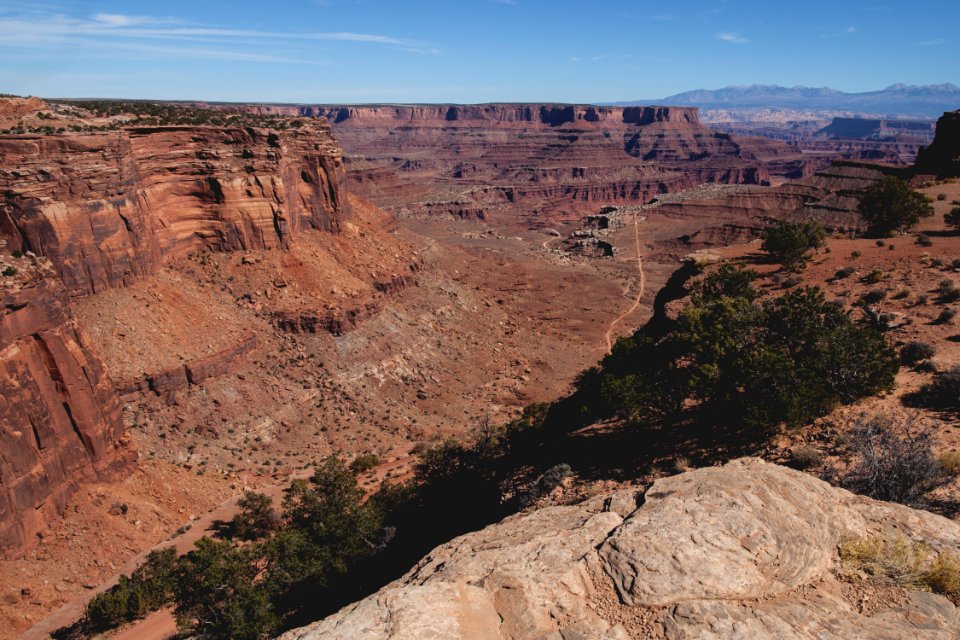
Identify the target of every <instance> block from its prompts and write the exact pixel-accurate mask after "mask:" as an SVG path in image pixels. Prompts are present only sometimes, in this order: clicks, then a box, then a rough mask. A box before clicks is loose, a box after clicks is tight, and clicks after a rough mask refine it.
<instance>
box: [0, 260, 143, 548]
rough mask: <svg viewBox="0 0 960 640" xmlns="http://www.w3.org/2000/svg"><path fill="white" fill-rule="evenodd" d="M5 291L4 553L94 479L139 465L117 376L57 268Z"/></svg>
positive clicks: (0, 510) (0, 338)
mask: <svg viewBox="0 0 960 640" xmlns="http://www.w3.org/2000/svg"><path fill="white" fill-rule="evenodd" d="M20 284H21V286H17V287H8V288H6V289H5V290H4V291H3V292H2V293H0V555H2V556H9V555H13V554H16V553H18V552H20V551H23V550H24V549H26V548H28V547H29V546H30V545H31V544H32V543H33V542H34V541H35V540H36V534H37V533H39V532H40V531H42V530H43V529H44V528H45V527H46V526H47V524H49V522H50V521H51V520H52V519H54V518H55V517H56V516H57V515H59V514H61V513H62V512H63V510H64V508H65V507H66V502H67V500H68V499H69V498H70V496H72V495H73V493H74V492H75V491H76V490H77V488H78V487H79V486H80V485H81V484H83V483H86V482H104V481H112V480H117V479H119V478H121V477H123V476H124V475H126V474H127V473H128V472H129V471H130V470H131V469H132V468H133V466H134V464H135V461H136V453H135V452H134V451H133V449H132V448H131V447H130V445H129V444H128V442H127V440H126V437H125V430H124V425H123V421H122V419H121V416H120V405H119V402H118V401H117V396H116V394H115V392H114V388H113V383H112V382H111V381H110V379H109V378H108V377H107V375H106V373H105V371H104V369H103V367H102V366H101V364H100V361H99V359H98V358H97V357H96V355H95V354H94V353H93V352H92V350H91V349H90V346H89V344H88V341H87V340H86V338H85V336H84V333H83V332H82V331H81V330H80V328H79V327H78V326H77V324H76V322H75V321H74V320H73V318H72V317H71V315H70V313H69V311H68V308H67V304H68V297H67V293H66V291H65V290H64V289H63V287H62V285H60V283H59V282H58V281H57V279H56V277H55V276H54V275H53V274H52V273H49V272H46V273H40V274H38V275H37V276H36V277H34V278H31V279H29V280H28V281H27V282H23V283H20Z"/></svg>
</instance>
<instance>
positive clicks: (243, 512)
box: [230, 491, 280, 540]
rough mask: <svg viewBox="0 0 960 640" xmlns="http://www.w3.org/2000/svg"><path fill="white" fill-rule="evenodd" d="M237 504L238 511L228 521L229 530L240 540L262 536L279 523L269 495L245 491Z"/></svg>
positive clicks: (268, 533)
mask: <svg viewBox="0 0 960 640" xmlns="http://www.w3.org/2000/svg"><path fill="white" fill-rule="evenodd" d="M237 506H238V507H240V512H239V513H237V514H236V515H235V516H233V519H232V520H231V521H230V532H231V534H232V535H233V536H234V537H236V538H239V539H240V540H257V539H259V538H264V537H266V536H268V535H270V532H272V531H273V530H274V529H276V528H277V527H278V526H279V524H280V519H279V517H277V514H276V513H275V512H274V510H273V499H271V498H270V496H267V495H264V494H262V493H255V492H253V491H247V492H246V493H244V494H243V496H241V498H240V499H239V500H238V501H237Z"/></svg>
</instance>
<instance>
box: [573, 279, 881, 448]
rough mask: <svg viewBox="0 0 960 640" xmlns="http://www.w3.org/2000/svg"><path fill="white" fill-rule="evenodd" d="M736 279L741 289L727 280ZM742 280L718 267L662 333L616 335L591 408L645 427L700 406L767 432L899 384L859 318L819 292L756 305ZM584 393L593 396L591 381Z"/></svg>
mask: <svg viewBox="0 0 960 640" xmlns="http://www.w3.org/2000/svg"><path fill="white" fill-rule="evenodd" d="M728 278H732V279H733V280H734V281H735V285H730V286H726V285H724V284H723V283H724V282H725V281H726V280H727V279H728ZM743 280H744V274H743V272H739V271H737V270H735V269H733V268H727V269H721V270H718V271H717V272H715V273H714V274H712V275H711V276H709V277H708V278H706V279H705V280H704V282H703V283H702V284H701V285H700V286H698V287H697V288H696V289H695V290H694V293H693V296H692V300H691V303H690V304H689V305H688V306H687V307H686V308H685V309H684V310H683V311H682V312H681V313H680V317H679V318H678V320H677V322H676V325H675V326H673V327H672V328H671V330H669V331H667V332H666V333H665V334H664V335H662V336H651V335H643V334H642V333H640V332H638V334H635V335H634V336H633V337H631V338H625V339H621V340H620V341H618V343H617V345H615V347H614V350H613V353H612V354H611V355H610V356H608V357H607V358H606V359H605V360H604V361H603V363H602V364H603V371H602V372H601V373H599V374H598V375H596V376H593V377H591V378H590V380H589V382H590V384H592V385H595V388H596V395H597V396H598V399H597V400H598V401H597V402H593V401H587V402H585V404H587V405H588V406H596V407H600V408H601V409H600V413H601V417H602V415H603V414H604V413H606V414H608V415H618V416H620V417H622V418H625V419H627V420H630V421H632V422H634V423H640V424H647V425H656V424H661V425H662V424H669V423H671V422H677V421H681V420H682V419H684V417H685V416H687V417H689V416H688V414H690V413H691V412H693V413H694V414H695V415H696V418H695V419H696V420H700V421H702V422H703V423H705V424H746V425H748V426H749V427H750V428H753V429H758V430H759V431H760V432H762V431H764V430H767V429H770V428H773V427H775V426H776V425H778V424H781V423H785V424H787V425H798V424H801V423H803V422H805V421H807V420H809V419H811V418H813V417H815V416H818V415H822V414H823V413H825V412H827V411H829V410H830V409H831V408H832V407H833V406H835V405H836V404H837V403H841V402H850V401H852V400H854V399H856V398H859V397H862V396H865V395H870V394H873V393H877V392H879V391H881V390H884V389H888V388H890V387H891V386H892V385H893V376H894V374H895V372H896V370H897V366H898V365H897V356H896V353H895V352H894V351H893V349H892V348H890V347H889V346H888V345H887V344H886V342H885V341H884V339H883V336H882V335H881V334H880V333H879V332H877V331H875V330H874V329H872V328H869V327H864V326H859V325H857V324H855V323H854V322H853V321H852V320H851V318H850V316H849V315H848V314H847V313H846V312H844V311H843V310H842V309H841V308H839V307H838V306H837V305H835V304H833V303H830V302H827V300H826V299H825V297H824V295H823V293H822V292H821V291H820V290H819V289H817V288H801V289H795V290H792V291H790V292H788V293H786V294H784V295H783V296H782V297H780V298H778V299H776V300H773V301H770V302H768V303H766V304H758V303H757V302H756V291H755V290H754V289H753V287H752V285H745V284H744V282H743ZM728 294H732V295H728ZM582 382H583V381H582ZM581 389H582V390H583V393H584V394H586V395H587V397H588V398H589V393H587V391H588V390H589V385H586V384H581Z"/></svg>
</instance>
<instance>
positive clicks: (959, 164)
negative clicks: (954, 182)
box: [916, 110, 960, 178]
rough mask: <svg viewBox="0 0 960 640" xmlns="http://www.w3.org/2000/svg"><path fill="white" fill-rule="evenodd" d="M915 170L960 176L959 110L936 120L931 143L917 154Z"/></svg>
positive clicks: (947, 176)
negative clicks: (934, 132) (935, 131)
mask: <svg viewBox="0 0 960 640" xmlns="http://www.w3.org/2000/svg"><path fill="white" fill-rule="evenodd" d="M916 170H917V171H918V172H920V173H928V174H933V175H936V176H940V177H942V178H953V177H957V176H960V110H958V111H948V112H947V113H945V114H943V116H942V117H941V118H940V119H939V120H937V133H936V136H935V137H934V139H933V143H931V144H930V146H929V147H927V148H926V149H922V150H921V151H920V153H919V154H918V155H917V164H916Z"/></svg>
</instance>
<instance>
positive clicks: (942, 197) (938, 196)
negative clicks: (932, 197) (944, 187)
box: [937, 193, 947, 202]
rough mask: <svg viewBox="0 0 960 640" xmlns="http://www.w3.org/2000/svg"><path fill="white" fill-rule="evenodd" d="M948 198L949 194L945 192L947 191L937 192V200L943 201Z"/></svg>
mask: <svg viewBox="0 0 960 640" xmlns="http://www.w3.org/2000/svg"><path fill="white" fill-rule="evenodd" d="M946 199H947V194H945V193H938V194H937V201H938V202H943V201H944V200H946Z"/></svg>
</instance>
